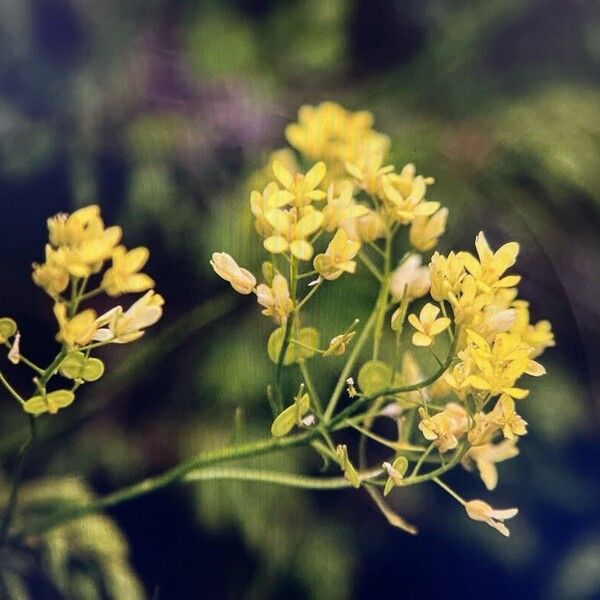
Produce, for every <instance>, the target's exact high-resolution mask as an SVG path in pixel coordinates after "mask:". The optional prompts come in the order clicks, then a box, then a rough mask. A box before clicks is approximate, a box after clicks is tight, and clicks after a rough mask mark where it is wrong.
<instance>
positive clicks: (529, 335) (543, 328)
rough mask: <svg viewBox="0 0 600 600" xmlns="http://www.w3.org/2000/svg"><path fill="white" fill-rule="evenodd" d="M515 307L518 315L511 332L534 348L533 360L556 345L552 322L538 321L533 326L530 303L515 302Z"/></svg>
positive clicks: (523, 301)
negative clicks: (530, 320)
mask: <svg viewBox="0 0 600 600" xmlns="http://www.w3.org/2000/svg"><path fill="white" fill-rule="evenodd" d="M513 307H514V310H515V312H516V315H515V321H514V323H513V325H512V327H511V332H514V333H517V334H519V335H520V337H521V339H522V340H523V342H525V343H526V344H528V345H529V346H530V347H531V348H532V353H531V358H535V357H536V356H539V355H540V354H541V353H542V352H543V351H544V350H545V349H546V348H550V347H552V346H554V345H555V341H554V334H553V333H552V325H551V324H550V321H538V322H537V323H536V324H535V325H532V324H531V323H530V322H529V303H528V302H526V301H525V300H517V301H515V302H514V303H513Z"/></svg>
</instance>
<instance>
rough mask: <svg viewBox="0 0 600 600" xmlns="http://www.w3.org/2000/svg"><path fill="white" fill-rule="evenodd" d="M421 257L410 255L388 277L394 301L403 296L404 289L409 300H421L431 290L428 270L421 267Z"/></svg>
mask: <svg viewBox="0 0 600 600" xmlns="http://www.w3.org/2000/svg"><path fill="white" fill-rule="evenodd" d="M422 264H423V257H422V256H421V255H420V254H411V255H410V256H409V257H408V258H407V259H406V260H405V261H404V262H402V263H401V264H400V265H399V266H398V267H397V268H396V269H395V270H394V271H393V272H392V274H391V276H390V293H391V295H392V298H394V300H400V299H401V298H402V297H403V296H404V289H405V288H406V290H407V294H408V298H409V300H414V299H415V298H421V297H423V296H425V294H427V292H429V289H430V288H431V276H430V274H429V268H428V267H423V266H422Z"/></svg>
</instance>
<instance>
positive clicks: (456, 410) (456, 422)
mask: <svg viewBox="0 0 600 600" xmlns="http://www.w3.org/2000/svg"><path fill="white" fill-rule="evenodd" d="M419 415H420V416H421V422H420V423H419V429H420V430H421V433H422V434H423V437H424V438H425V439H426V440H429V441H431V442H433V443H434V444H435V446H436V447H437V448H438V450H439V451H440V452H447V451H448V450H452V449H454V448H456V446H458V438H460V437H461V436H462V435H464V434H465V432H466V431H467V422H468V415H467V411H466V410H465V409H464V408H463V407H462V406H460V404H456V403H455V402H450V403H448V404H447V405H446V407H445V408H444V410H443V411H441V412H439V413H436V414H435V415H433V416H432V417H429V416H428V415H427V412H426V411H425V410H424V409H423V408H420V409H419Z"/></svg>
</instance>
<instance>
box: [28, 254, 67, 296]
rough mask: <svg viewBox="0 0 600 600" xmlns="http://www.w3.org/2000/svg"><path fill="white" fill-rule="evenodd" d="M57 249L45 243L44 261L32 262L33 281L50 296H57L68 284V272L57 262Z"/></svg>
mask: <svg viewBox="0 0 600 600" xmlns="http://www.w3.org/2000/svg"><path fill="white" fill-rule="evenodd" d="M56 254H57V251H56V250H54V249H53V248H52V246H50V244H46V262H44V263H43V264H41V265H39V264H37V263H33V275H32V277H33V282H34V283H35V284H36V285H38V286H39V287H41V288H43V289H44V291H45V292H46V293H47V294H48V295H49V296H51V297H52V298H57V297H58V295H59V294H60V293H61V292H64V291H65V289H67V286H68V285H69V272H68V271H67V270H66V269H65V268H64V267H63V266H61V265H60V264H59V262H58V260H57V258H56Z"/></svg>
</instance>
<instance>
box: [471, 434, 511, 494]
mask: <svg viewBox="0 0 600 600" xmlns="http://www.w3.org/2000/svg"><path fill="white" fill-rule="evenodd" d="M516 443H517V438H512V439H509V440H502V441H501V442H500V443H499V444H492V443H491V442H488V443H486V444H482V445H481V446H474V447H472V448H469V451H468V452H467V453H466V454H465V456H464V457H463V459H462V461H461V462H462V464H463V466H464V467H465V468H467V469H469V470H470V468H471V463H474V464H475V466H476V467H477V470H478V471H479V476H480V477H481V480H482V481H483V483H484V484H485V487H486V488H487V489H488V490H493V489H495V488H496V485H498V469H497V468H496V464H497V463H499V462H502V461H505V460H508V459H510V458H514V457H515V456H518V454H519V449H518V448H517V446H516Z"/></svg>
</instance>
